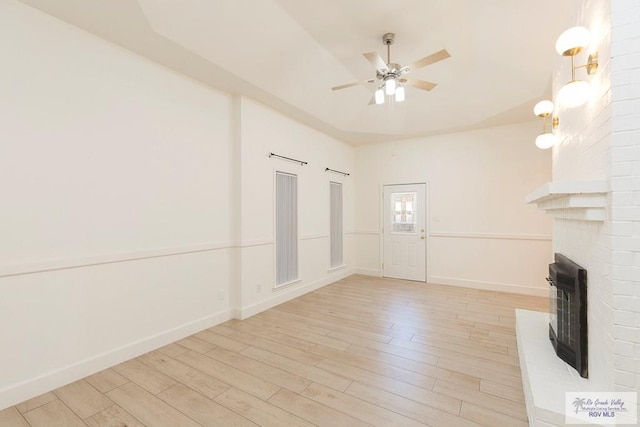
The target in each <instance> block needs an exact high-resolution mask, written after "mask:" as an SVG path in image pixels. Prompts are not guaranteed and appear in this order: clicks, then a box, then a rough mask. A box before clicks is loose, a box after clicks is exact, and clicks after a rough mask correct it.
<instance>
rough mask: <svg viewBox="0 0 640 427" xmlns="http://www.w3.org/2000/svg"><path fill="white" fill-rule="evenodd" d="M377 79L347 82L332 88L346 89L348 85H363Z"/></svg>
mask: <svg viewBox="0 0 640 427" xmlns="http://www.w3.org/2000/svg"><path fill="white" fill-rule="evenodd" d="M375 81H376V80H375V79H369V80H364V81H361V82H353V83H347V84H346V85H340V86H334V87H332V88H331V90H340V89H346V88H348V87H353V86H358V85H363V84H365V83H373V82H375Z"/></svg>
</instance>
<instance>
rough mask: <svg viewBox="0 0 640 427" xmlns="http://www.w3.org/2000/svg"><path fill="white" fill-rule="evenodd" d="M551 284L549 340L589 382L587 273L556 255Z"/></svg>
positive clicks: (550, 269)
mask: <svg viewBox="0 0 640 427" xmlns="http://www.w3.org/2000/svg"><path fill="white" fill-rule="evenodd" d="M547 281H548V282H549V285H550V286H551V288H550V291H551V292H550V297H551V301H550V302H551V307H550V314H551V321H550V322H549V339H550V340H551V343H552V344H553V348H554V349H555V351H556V354H557V355H558V357H559V358H560V359H562V360H564V361H565V362H567V363H568V364H569V365H571V366H572V367H573V368H575V370H576V371H578V373H579V374H580V376H581V377H584V378H587V377H588V375H589V371H588V366H587V361H588V345H587V344H588V343H587V270H585V269H584V268H582V267H580V266H579V265H578V264H576V263H575V262H573V261H571V260H570V259H569V258H567V257H565V256H564V255H562V254H559V253H556V254H555V262H554V263H553V264H549V277H547Z"/></svg>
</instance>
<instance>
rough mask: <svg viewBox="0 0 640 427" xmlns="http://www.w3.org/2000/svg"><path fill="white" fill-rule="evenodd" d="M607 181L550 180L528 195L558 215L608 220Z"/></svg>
mask: <svg viewBox="0 0 640 427" xmlns="http://www.w3.org/2000/svg"><path fill="white" fill-rule="evenodd" d="M608 193H609V183H608V182H607V181H577V182H576V181H574V182H549V183H547V184H545V185H543V186H542V187H540V188H538V189H537V190H535V191H534V192H533V193H531V194H529V195H528V196H527V197H525V202H526V203H531V204H536V205H538V208H539V209H542V210H544V211H545V212H546V213H547V214H548V215H551V216H552V217H554V218H564V219H575V220H582V221H604V220H605V219H606V218H607V209H606V206H607V194H608Z"/></svg>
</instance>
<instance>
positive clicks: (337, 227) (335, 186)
mask: <svg viewBox="0 0 640 427" xmlns="http://www.w3.org/2000/svg"><path fill="white" fill-rule="evenodd" d="M329 216H330V218H329V222H330V224H329V229H330V233H329V241H330V245H331V249H330V250H331V254H330V259H331V267H338V266H341V265H342V264H344V260H343V255H342V184H341V183H339V182H331V183H330V185H329Z"/></svg>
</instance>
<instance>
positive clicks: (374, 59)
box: [363, 52, 389, 71]
mask: <svg viewBox="0 0 640 427" xmlns="http://www.w3.org/2000/svg"><path fill="white" fill-rule="evenodd" d="M363 55H364V57H365V58H367V61H369V62H371V64H373V66H374V67H376V70H382V71H389V67H387V64H386V63H385V62H384V60H383V59H382V58H381V57H380V55H378V54H377V53H376V52H368V53H363Z"/></svg>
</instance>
